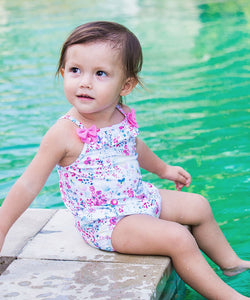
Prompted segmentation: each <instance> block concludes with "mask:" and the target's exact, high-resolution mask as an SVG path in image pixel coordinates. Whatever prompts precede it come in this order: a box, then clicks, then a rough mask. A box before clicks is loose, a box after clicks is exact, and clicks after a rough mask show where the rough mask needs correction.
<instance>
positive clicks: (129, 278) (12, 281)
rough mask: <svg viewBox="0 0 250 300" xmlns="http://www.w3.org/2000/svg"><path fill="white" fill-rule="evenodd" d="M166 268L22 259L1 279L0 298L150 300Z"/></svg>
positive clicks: (13, 264) (15, 262)
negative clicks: (160, 275)
mask: <svg viewBox="0 0 250 300" xmlns="http://www.w3.org/2000/svg"><path fill="white" fill-rule="evenodd" d="M164 269H165V266H159V265H141V264H130V265H129V266H128V265H126V264H124V263H106V262H105V263H104V262H76V261H54V260H51V261H50V260H33V259H19V260H16V261H14V262H13V263H12V264H11V265H10V266H9V268H8V270H7V271H5V272H4V273H3V274H2V276H1V277H0V279H1V280H0V299H3V298H4V299H5V298H11V299H79V300H80V299H112V300H113V299H130V300H131V299H150V297H151V296H152V295H153V293H154V291H155V288H156V286H157V284H158V281H159V274H160V273H162V272H164Z"/></svg>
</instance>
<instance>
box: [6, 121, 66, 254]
mask: <svg viewBox="0 0 250 300" xmlns="http://www.w3.org/2000/svg"><path fill="white" fill-rule="evenodd" d="M60 131H61V132H60ZM60 133H61V134H60ZM63 137H64V135H63V132H62V129H59V127H58V126H57V125H54V126H53V127H52V128H51V129H50V130H49V131H48V132H47V134H46V135H45V136H44V138H43V140H42V142H41V145H40V148H39V150H38V152H37V154H36V156H35V157H34V159H33V160H32V162H31V163H30V165H29V166H28V168H27V169H26V170H25V172H24V173H23V175H22V176H21V177H20V178H19V179H18V180H17V181H16V183H15V184H14V185H13V187H12V188H11V190H10V191H9V193H8V195H7V197H6V198H5V200H4V202H3V204H2V206H1V207H0V251H1V248H2V245H3V242H4V239H5V236H6V234H7V232H8V231H9V229H10V227H11V226H12V224H13V223H14V222H15V221H16V220H17V219H18V218H19V217H20V215H21V214H22V213H23V212H24V211H25V210H26V209H27V208H28V207H29V205H30V204H31V202H32V201H33V200H34V198H35V197H36V196H37V195H38V193H39V192H40V190H41V189H42V187H43V185H44V184H45V182H46V180H47V178H48V177H49V175H50V173H51V172H52V170H53V169H54V167H55V165H56V164H57V163H58V162H59V161H60V160H61V159H62V158H63V157H64V155H65V142H64V139H63Z"/></svg>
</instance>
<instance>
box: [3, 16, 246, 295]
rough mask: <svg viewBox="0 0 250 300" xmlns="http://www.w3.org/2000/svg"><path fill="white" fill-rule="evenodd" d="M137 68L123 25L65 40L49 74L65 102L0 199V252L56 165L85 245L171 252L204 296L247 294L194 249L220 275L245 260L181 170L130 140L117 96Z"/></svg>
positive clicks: (135, 48)
mask: <svg viewBox="0 0 250 300" xmlns="http://www.w3.org/2000/svg"><path fill="white" fill-rule="evenodd" d="M141 67H142V51H141V46H140V43H139V41H138V40H137V38H136V37H135V36H134V34H133V33H131V32H130V31H129V30H128V29H126V28H125V27H123V26H122V25H119V24H116V23H112V22H92V23H88V24H84V25H82V26H79V27H77V28H76V29H75V30H74V31H73V32H72V34H71V35H70V36H69V37H68V39H67V40H66V41H65V43H64V45H63V47H62V51H61V57H60V60H59V65H58V70H57V73H58V74H59V73H61V75H62V77H63V80H64V90H65V95H66V98H67V100H68V101H69V103H70V104H71V105H72V108H71V109H70V110H69V111H68V112H67V114H66V115H64V116H63V117H62V118H60V119H59V120H58V121H57V122H56V123H55V124H54V125H53V126H52V128H50V129H49V130H48V132H47V133H46V135H45V136H44V138H43V140H42V142H41V146H40V148H39V150H38V153H37V154H36V156H35V158H34V159H33V161H32V162H31V163H30V165H29V167H28V168H27V169H26V171H25V172H24V174H23V175H22V176H21V177H20V178H19V179H18V180H17V182H16V183H15V185H14V186H13V188H12V189H11V190H10V192H9V194H8V195H7V197H6V199H5V201H4V203H3V204H2V206H1V208H0V249H1V247H2V244H3V242H4V238H5V236H6V234H7V232H8V230H9V228H10V227H11V225H12V224H13V223H14V222H15V220H16V219H17V218H18V217H19V216H20V215H21V214H22V213H23V212H24V210H25V209H27V208H28V207H29V205H30V204H31V202H32V201H33V199H34V198H35V197H36V196H37V194H38V193H39V191H40V190H41V188H42V187H43V185H44V184H45V182H46V180H47V178H48V176H49V174H50V173H51V171H52V170H53V169H54V167H55V166H57V169H58V173H59V177H60V190H61V194H62V198H63V201H64V203H65V204H66V206H67V207H68V209H69V210H70V211H71V212H72V214H73V215H74V217H75V224H76V228H77V230H78V231H79V232H80V234H81V235H82V237H83V239H84V240H85V241H86V242H87V243H88V244H89V245H91V246H93V247H96V248H99V249H102V250H106V251H117V252H120V253H128V254H143V255H165V256H170V257H171V259H172V262H173V265H174V268H175V269H176V271H177V273H178V274H179V275H180V277H181V278H182V279H183V280H184V281H185V282H186V283H187V284H189V285H190V286H191V287H192V288H194V289H195V290H196V291H197V292H199V293H200V294H201V295H203V296H204V297H206V298H207V299H225V300H228V299H231V300H233V299H247V297H244V296H242V295H240V294H239V293H237V292H236V291H235V290H233V289H232V288H231V287H229V286H228V285H226V284H225V283H224V282H223V281H222V280H221V279H220V278H219V277H218V276H217V275H216V273H214V271H213V270H212V268H211V267H210V266H209V264H208V263H207V262H206V260H205V259H204V257H203V255H202V254H201V252H200V249H201V250H203V251H204V253H206V254H207V255H208V256H209V257H210V258H211V259H212V260H213V261H214V262H215V263H217V264H218V265H219V266H220V267H221V269H222V270H223V272H224V274H225V275H228V276H232V275H235V274H238V273H240V272H243V271H244V270H246V269H249V267H250V262H247V261H243V260H241V259H240V258H239V257H238V256H237V255H236V254H235V252H234V251H233V249H232V248H231V247H230V245H229V244H228V242H227V241H226V239H225V237H224V235H223V234H222V232H221V230H220V229H219V227H218V225H217V224H216V222H215V220H214V218H213V214H212V212H211V209H210V206H209V204H208V202H207V201H206V200H205V199H204V198H203V197H202V196H200V195H196V194H191V193H184V192H181V191H180V190H181V189H182V188H183V187H184V186H186V187H188V186H189V185H190V182H191V177H190V175H189V173H188V172H186V171H185V170H183V169H182V168H181V167H178V166H170V165H167V164H166V163H164V162H163V161H162V160H161V159H160V158H158V157H157V156H156V155H155V154H154V153H153V152H152V151H151V150H150V149H149V148H148V147H147V146H146V145H145V144H144V143H143V142H142V141H141V140H140V139H139V138H138V137H137V136H138V133H139V132H138V126H137V123H136V118H135V112H134V110H133V109H130V108H129V107H127V106H126V105H124V104H123V103H122V97H123V96H126V95H128V94H129V93H130V92H131V91H132V90H133V88H134V87H135V86H136V85H137V84H138V83H140V79H139V77H138V73H139V72H140V70H141ZM140 168H143V169H146V170H147V171H149V172H152V173H155V174H157V175H158V176H159V177H160V178H162V179H168V180H172V181H174V182H175V185H176V188H177V191H169V190H158V189H157V188H156V187H154V186H153V185H152V184H150V183H146V182H143V181H142V177H141V173H140ZM183 225H190V226H191V233H190V232H189V231H188V230H187V229H186V228H185V227H184V226H183Z"/></svg>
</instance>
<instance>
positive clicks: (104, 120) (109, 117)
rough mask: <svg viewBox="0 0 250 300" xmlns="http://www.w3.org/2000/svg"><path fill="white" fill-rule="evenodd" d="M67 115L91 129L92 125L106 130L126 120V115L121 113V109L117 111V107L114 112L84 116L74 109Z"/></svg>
mask: <svg viewBox="0 0 250 300" xmlns="http://www.w3.org/2000/svg"><path fill="white" fill-rule="evenodd" d="M67 114H69V115H71V116H72V117H74V118H75V119H77V120H78V121H79V122H81V123H82V124H83V125H84V127H86V128H89V127H91V126H92V125H95V126H96V127H97V128H105V127H109V126H112V125H114V124H118V123H120V122H121V121H122V120H123V119H124V115H123V114H122V113H121V112H120V111H119V109H117V107H116V106H115V107H114V109H113V110H108V111H101V112H97V113H86V114H82V113H80V112H79V111H77V110H76V109H75V108H74V107H72V108H71V109H70V110H69V111H68V113H67Z"/></svg>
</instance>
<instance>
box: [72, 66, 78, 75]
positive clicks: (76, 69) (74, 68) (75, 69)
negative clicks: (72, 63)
mask: <svg viewBox="0 0 250 300" xmlns="http://www.w3.org/2000/svg"><path fill="white" fill-rule="evenodd" d="M70 71H71V72H72V73H75V74H78V73H80V69H78V68H77V67H73V68H71V69H70Z"/></svg>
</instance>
